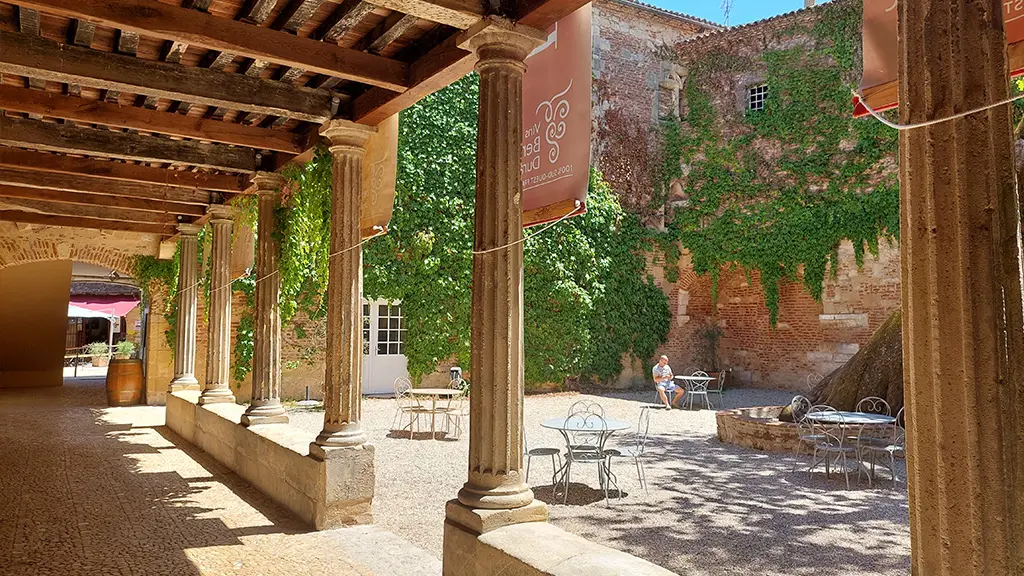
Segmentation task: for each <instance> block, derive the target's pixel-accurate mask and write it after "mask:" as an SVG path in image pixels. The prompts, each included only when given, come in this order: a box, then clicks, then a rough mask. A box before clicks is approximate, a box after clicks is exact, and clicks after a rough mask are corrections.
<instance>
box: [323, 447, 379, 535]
mask: <svg viewBox="0 0 1024 576" xmlns="http://www.w3.org/2000/svg"><path fill="white" fill-rule="evenodd" d="M374 450H375V449H374V447H373V445H372V444H363V445H361V446H355V447H348V448H325V447H323V446H320V445H318V444H310V445H309V456H310V458H313V459H315V460H320V461H322V462H323V463H324V472H323V473H324V480H323V484H322V489H323V490H324V492H323V495H322V500H321V501H319V502H317V506H316V508H317V509H316V518H315V519H314V525H315V526H316V529H317V530H325V529H328V528H336V527H339V526H352V525H356V524H370V523H372V522H373V513H372V506H373V493H374V482H375V470H374Z"/></svg>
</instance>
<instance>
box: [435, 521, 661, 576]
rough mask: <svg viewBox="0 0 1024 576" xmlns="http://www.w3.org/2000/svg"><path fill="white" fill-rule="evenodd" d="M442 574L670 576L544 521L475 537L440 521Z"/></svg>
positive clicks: (499, 529)
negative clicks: (443, 542)
mask: <svg viewBox="0 0 1024 576" xmlns="http://www.w3.org/2000/svg"><path fill="white" fill-rule="evenodd" d="M444 556H445V558H444V576H493V575H495V574H501V575H502V576H578V575H580V574H586V575H587V576H624V575H628V576H672V574H673V573H672V572H670V571H668V570H666V569H664V568H662V567H660V566H657V565H655V564H652V563H650V562H648V561H647V560H643V559H640V558H637V557H636V556H632V555H630V554H627V553H625V552H622V551H619V550H614V549H612V548H608V547H606V546H602V545H600V544H597V543H594V542H591V541H589V540H586V539H584V538H581V537H579V536H576V535H575V534H570V533H569V532H566V531H565V530H562V529H561V528H558V527H556V526H552V525H551V524H548V523H547V522H527V523H524V524H514V525H512V526H505V527H503V528H498V529H495V530H492V531H490V532H488V533H486V534H483V535H480V536H478V535H475V534H473V533H471V532H468V531H466V530H465V529H464V528H462V527H461V526H459V525H457V524H455V523H453V522H451V521H446V522H445V544H444Z"/></svg>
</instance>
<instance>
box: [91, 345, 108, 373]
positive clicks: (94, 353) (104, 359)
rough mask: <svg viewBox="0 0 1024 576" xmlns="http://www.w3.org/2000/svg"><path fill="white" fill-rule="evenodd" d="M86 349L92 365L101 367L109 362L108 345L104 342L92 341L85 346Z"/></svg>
mask: <svg viewBox="0 0 1024 576" xmlns="http://www.w3.org/2000/svg"><path fill="white" fill-rule="evenodd" d="M86 350H87V351H88V352H89V356H91V357H92V365H93V366H96V367H97V368H102V367H104V366H106V365H107V364H108V363H109V362H110V357H109V356H108V354H109V352H110V347H109V346H107V343H106V342H92V343H90V344H89V345H88V346H86Z"/></svg>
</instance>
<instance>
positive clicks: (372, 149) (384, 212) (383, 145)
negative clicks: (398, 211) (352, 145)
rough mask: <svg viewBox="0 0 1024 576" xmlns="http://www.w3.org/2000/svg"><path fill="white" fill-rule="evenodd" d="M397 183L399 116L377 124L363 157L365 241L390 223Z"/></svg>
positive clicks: (362, 229)
mask: <svg viewBox="0 0 1024 576" xmlns="http://www.w3.org/2000/svg"><path fill="white" fill-rule="evenodd" d="M397 183H398V114H395V115H394V116H392V117H390V118H388V119H387V120H385V121H383V122H381V123H380V124H378V125H377V132H375V133H374V134H372V135H371V136H370V139H369V140H368V141H367V143H366V155H365V156H363V198H362V202H361V209H360V219H359V231H360V233H361V234H362V237H363V239H366V238H370V237H371V236H377V235H380V234H384V233H385V232H387V231H388V224H390V223H391V212H392V210H393V209H394V207H395V186H397Z"/></svg>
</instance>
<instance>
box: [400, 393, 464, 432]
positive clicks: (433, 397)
mask: <svg viewBox="0 0 1024 576" xmlns="http://www.w3.org/2000/svg"><path fill="white" fill-rule="evenodd" d="M407 394H409V396H414V397H417V396H418V397H422V398H430V437H431V438H435V437H436V436H435V432H434V416H436V415H437V400H438V398H441V397H442V396H443V397H445V398H447V399H451V398H453V397H455V396H458V395H459V394H462V390H459V389H457V388H410V389H409V391H408V392H407Z"/></svg>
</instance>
